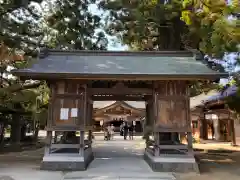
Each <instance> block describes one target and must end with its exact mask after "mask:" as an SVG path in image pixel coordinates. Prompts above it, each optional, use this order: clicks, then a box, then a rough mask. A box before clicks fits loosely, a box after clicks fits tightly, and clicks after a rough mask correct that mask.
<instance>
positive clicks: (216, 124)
mask: <svg viewBox="0 0 240 180" xmlns="http://www.w3.org/2000/svg"><path fill="white" fill-rule="evenodd" d="M213 128H214V136H215V140H217V141H220V140H221V139H222V138H221V133H220V120H219V119H218V118H217V119H213Z"/></svg>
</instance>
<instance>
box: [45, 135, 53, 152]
mask: <svg viewBox="0 0 240 180" xmlns="http://www.w3.org/2000/svg"><path fill="white" fill-rule="evenodd" d="M51 144H52V131H47V136H46V144H45V150H44V156H48V155H49V154H50V153H51Z"/></svg>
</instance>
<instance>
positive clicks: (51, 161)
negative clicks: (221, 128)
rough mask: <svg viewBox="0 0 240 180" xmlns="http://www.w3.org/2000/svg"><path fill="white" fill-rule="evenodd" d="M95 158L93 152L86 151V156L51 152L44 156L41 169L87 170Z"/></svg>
mask: <svg viewBox="0 0 240 180" xmlns="http://www.w3.org/2000/svg"><path fill="white" fill-rule="evenodd" d="M93 159H94V156H93V153H92V152H87V153H85V155H84V157H81V156H79V155H78V154H50V155H46V156H44V157H43V161H42V163H41V170H50V171H85V170H86V169H87V167H88V165H89V164H90V163H91V162H92V161H93Z"/></svg>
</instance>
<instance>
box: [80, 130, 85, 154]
mask: <svg viewBox="0 0 240 180" xmlns="http://www.w3.org/2000/svg"><path fill="white" fill-rule="evenodd" d="M84 135H85V132H84V131H80V142H79V143H80V146H79V155H80V156H84V147H85V144H84Z"/></svg>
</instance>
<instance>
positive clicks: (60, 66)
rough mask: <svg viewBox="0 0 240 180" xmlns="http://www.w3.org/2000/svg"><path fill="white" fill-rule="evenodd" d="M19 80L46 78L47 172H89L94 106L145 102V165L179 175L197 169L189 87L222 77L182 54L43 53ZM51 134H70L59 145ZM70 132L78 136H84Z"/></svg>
mask: <svg viewBox="0 0 240 180" xmlns="http://www.w3.org/2000/svg"><path fill="white" fill-rule="evenodd" d="M76 57H77V58H76ZM147 60H148V61H149V65H146V61H147ZM190 66H191V68H190ZM53 68H55V69H53ZM14 74H16V75H18V76H20V77H22V78H25V79H28V78H31V79H45V80H47V82H48V84H49V87H50V90H51V98H50V104H49V117H48V122H47V127H46V130H47V143H46V149H45V154H44V157H43V162H42V169H47V170H85V169H86V168H87V166H88V164H89V163H90V162H91V161H92V160H93V159H94V156H93V153H92V146H91V144H92V136H91V134H92V129H93V128H92V127H93V118H92V115H93V101H101V100H117V101H118V100H121V101H146V124H145V128H144V129H145V134H147V135H148V136H147V138H146V139H147V140H146V144H147V147H146V152H145V155H144V157H145V160H146V161H147V163H148V164H149V165H150V167H151V168H152V169H153V170H155V171H178V172H187V171H198V167H197V164H196V162H195V159H194V155H193V147H192V134H191V119H190V105H189V98H190V97H189V86H190V83H191V81H195V80H196V79H198V80H206V79H216V78H217V77H219V76H221V75H225V74H220V73H218V72H214V71H212V70H210V69H208V68H207V67H206V66H205V65H203V64H202V63H201V62H198V61H196V60H195V59H194V58H193V54H192V53H190V52H185V51H183V52H182V51H180V52H104V51H97V52H96V51H57V50H55V51H47V52H45V56H43V58H42V59H41V60H39V62H38V63H37V64H36V65H33V66H32V67H31V68H30V69H23V70H17V71H14ZM53 131H55V132H69V133H66V134H67V135H66V138H65V139H63V140H62V141H60V143H55V142H53V140H52V139H53V138H52V132H53ZM73 131H80V137H76V136H74V133H71V132H73ZM86 132H88V138H87V139H85V133H86ZM55 134H58V133H55ZM152 134H153V137H154V138H153V139H150V138H149V136H150V135H152ZM183 136H186V137H187V145H185V144H181V141H180V138H179V137H183Z"/></svg>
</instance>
